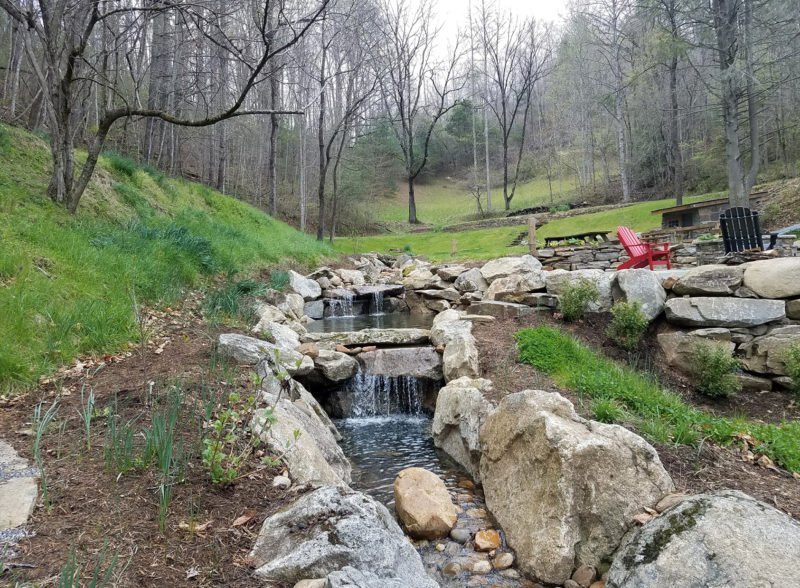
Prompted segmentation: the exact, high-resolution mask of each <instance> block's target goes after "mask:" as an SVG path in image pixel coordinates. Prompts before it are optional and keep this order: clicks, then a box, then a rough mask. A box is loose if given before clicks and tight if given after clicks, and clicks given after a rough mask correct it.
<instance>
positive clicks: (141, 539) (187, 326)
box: [0, 301, 295, 588]
mask: <svg viewBox="0 0 800 588" xmlns="http://www.w3.org/2000/svg"><path fill="white" fill-rule="evenodd" d="M196 306H197V305H196V304H195V305H192V304H191V301H190V303H189V304H188V307H186V308H182V309H179V310H170V311H167V312H163V313H155V316H152V315H151V319H152V320H151V322H150V324H149V327H150V328H152V330H153V333H154V335H153V337H152V338H151V342H150V344H149V345H148V346H147V347H146V349H138V348H132V349H131V350H130V351H129V352H128V353H123V354H120V355H119V356H113V357H112V356H106V357H103V358H83V359H82V361H81V362H80V363H78V364H76V366H72V367H70V368H67V369H65V370H62V372H61V373H60V374H59V375H58V376H57V377H55V378H53V379H51V380H48V381H46V382H45V383H43V385H42V386H41V387H40V388H38V389H37V390H33V391H31V392H29V393H28V394H25V395H24V396H21V397H17V398H15V399H13V400H12V401H10V402H8V403H6V404H5V405H3V406H2V407H1V408H2V411H0V437H2V438H4V439H6V440H7V441H8V442H9V443H11V444H12V445H13V446H14V447H15V448H16V449H17V450H18V451H19V452H20V454H22V455H25V456H26V457H27V458H28V459H31V460H32V458H33V456H32V449H31V446H32V439H33V438H32V435H33V423H32V419H33V412H34V407H35V406H36V405H37V404H38V403H39V402H44V403H45V407H46V406H48V405H49V404H50V403H52V402H53V401H54V400H56V399H58V402H59V406H60V408H59V413H58V416H57V418H56V421H55V423H54V424H53V426H51V428H50V429H49V430H48V432H47V434H46V435H45V437H44V440H43V449H44V451H43V454H44V471H45V474H46V480H47V484H48V487H49V494H50V498H49V504H43V503H42V502H41V501H40V503H39V505H37V508H36V510H35V511H34V513H33V516H32V519H31V524H30V530H31V531H32V532H33V535H32V536H31V537H29V538H27V539H24V540H23V541H22V542H20V544H19V545H18V546H17V548H16V551H17V554H18V555H17V557H16V558H15V559H14V560H13V563H14V564H23V565H25V566H32V567H12V568H11V569H10V570H9V571H8V572H6V573H5V574H3V575H0V585H9V586H13V585H15V583H17V582H19V583H23V582H32V583H36V584H37V585H42V586H47V585H56V584H57V577H58V575H59V573H60V572H61V569H62V567H63V566H64V564H65V562H66V561H67V560H68V557H69V556H70V553H71V552H72V551H73V550H74V552H75V559H76V561H77V562H78V564H79V565H81V566H82V567H83V572H82V575H81V577H82V579H83V581H82V582H81V584H82V585H84V582H85V581H87V580H89V579H90V578H91V575H92V572H93V568H94V566H95V562H96V561H97V558H98V554H99V553H100V552H101V550H103V548H104V546H105V552H106V554H107V555H106V561H108V560H109V559H110V556H112V555H114V554H116V556H117V559H118V562H117V564H116V567H115V572H114V582H113V585H114V586H125V587H127V586H170V587H172V586H236V587H243V588H247V587H250V586H253V587H255V586H261V585H263V584H262V583H261V582H258V581H256V580H254V579H253V578H252V570H251V569H250V566H249V563H248V560H247V555H248V552H249V550H250V548H251V547H252V545H253V542H254V540H255V537H256V535H257V533H258V530H259V529H260V526H261V523H262V522H263V521H264V519H265V518H266V517H267V516H269V515H270V514H272V513H274V512H275V511H276V510H277V509H278V508H280V507H281V505H283V504H284V503H285V502H286V501H287V500H289V499H292V498H294V496H295V493H294V492H293V491H292V490H289V491H284V490H277V489H274V488H273V487H272V479H273V478H274V476H275V475H277V474H279V473H281V470H280V469H278V468H267V467H265V466H262V465H261V463H260V461H259V459H258V456H256V455H252V456H250V457H249V458H248V460H247V461H246V463H244V464H243V466H242V467H241V468H240V470H239V471H240V477H239V479H237V480H236V481H235V483H233V484H231V485H227V486H222V485H217V484H213V483H212V482H211V480H210V478H209V474H208V471H207V469H206V468H205V467H204V466H203V464H202V460H201V453H200V450H201V428H202V426H203V424H202V423H203V402H204V401H205V400H208V399H209V398H212V397H216V398H225V397H227V393H228V392H229V391H231V390H234V389H236V390H239V391H243V390H245V389H248V386H249V384H248V375H247V373H245V372H243V371H240V370H236V369H231V368H227V367H225V366H220V365H218V364H217V363H216V362H215V359H214V357H213V341H214V337H215V335H216V333H215V332H214V331H213V330H211V329H209V328H207V327H205V326H204V325H203V323H202V321H201V319H200V316H199V312H198V311H197V310H196ZM150 382H153V385H152V393H151V392H150V390H151V386H150V384H149V383H150ZM171 386H179V387H180V389H181V394H182V399H183V400H182V403H183V404H182V411H181V417H180V419H179V424H178V434H177V437H178V439H179V442H180V443H181V444H182V447H183V451H184V452H185V454H186V456H187V457H186V460H185V472H184V479H183V480H182V481H180V483H176V484H175V485H174V486H172V494H173V497H172V502H171V505H170V507H169V511H168V515H167V519H166V530H165V532H164V533H161V532H160V531H159V525H158V505H159V496H158V490H157V489H158V485H159V482H158V475H157V474H156V467H155V466H150V467H149V468H147V469H143V470H133V471H130V472H127V473H125V474H121V475H119V476H117V475H116V473H115V472H114V471H110V469H109V467H108V466H107V465H106V463H105V460H104V446H105V445H106V443H107V436H108V426H107V422H108V417H107V416H106V415H105V411H106V409H107V408H108V409H109V410H112V411H113V410H114V409H113V407H114V406H115V405H116V413H117V414H118V415H119V420H118V422H125V421H128V420H131V419H137V420H136V425H135V428H136V430H137V431H140V430H143V429H145V428H146V427H147V426H149V425H150V419H151V416H152V414H153V412H154V410H155V409H156V408H157V407H159V406H160V405H162V403H163V402H165V399H166V397H167V395H168V394H169V389H170V387H171ZM81 388H84V389H85V391H86V393H88V390H89V389H90V388H91V389H92V390H94V394H95V396H96V409H95V413H96V416H95V418H94V421H93V425H92V445H91V449H87V446H86V438H85V435H84V432H83V423H82V422H81V419H80V417H79V414H78V413H79V410H80V408H81V393H80V390H81ZM154 407H155V408H154ZM141 442H142V440H141V439H139V438H138V437H137V439H136V444H137V446H139V445H141ZM237 519H239V521H237ZM235 521H236V524H235V525H234V522H235Z"/></svg>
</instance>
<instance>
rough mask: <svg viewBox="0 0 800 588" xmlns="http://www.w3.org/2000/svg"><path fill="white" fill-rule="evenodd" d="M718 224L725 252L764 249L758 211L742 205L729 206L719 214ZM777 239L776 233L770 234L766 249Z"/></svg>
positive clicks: (771, 246) (772, 245) (770, 247)
mask: <svg viewBox="0 0 800 588" xmlns="http://www.w3.org/2000/svg"><path fill="white" fill-rule="evenodd" d="M719 226H720V229H721V230H722V243H723V245H724V247H725V253H735V252H741V251H752V250H760V251H764V238H763V236H762V235H761V226H760V224H759V218H758V211H756V210H751V209H749V208H744V207H742V206H736V207H734V208H729V209H728V210H726V211H725V212H723V213H722V214H721V215H720V216H719ZM777 239H778V234H777V233H773V234H771V235H770V243H769V247H767V249H772V248H773V247H774V246H775V242H776V241H777Z"/></svg>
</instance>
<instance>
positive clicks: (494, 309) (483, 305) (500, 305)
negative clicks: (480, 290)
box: [469, 300, 536, 319]
mask: <svg viewBox="0 0 800 588" xmlns="http://www.w3.org/2000/svg"><path fill="white" fill-rule="evenodd" d="M469 311H470V312H471V313H473V314H480V315H486V316H493V317H495V318H499V319H504V318H518V317H522V316H527V315H529V314H533V313H534V312H536V309H534V308H531V307H530V306H528V305H527V304H518V303H516V302H501V301H499V300H481V301H480V302H473V303H472V304H470V305H469Z"/></svg>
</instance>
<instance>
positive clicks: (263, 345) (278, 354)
mask: <svg viewBox="0 0 800 588" xmlns="http://www.w3.org/2000/svg"><path fill="white" fill-rule="evenodd" d="M217 353H219V355H220V356H221V357H224V358H226V359H231V360H233V361H235V362H236V363H241V364H245V365H258V364H259V363H261V362H262V361H264V360H266V361H267V362H268V363H269V364H270V365H280V366H281V368H282V369H283V370H285V371H286V372H287V373H288V374H289V375H290V376H304V375H306V374H309V373H310V372H311V371H312V370H313V369H314V362H313V361H312V359H311V358H310V357H306V356H305V355H302V354H301V353H298V352H297V351H295V350H293V349H285V348H281V347H279V346H278V345H275V344H274V343H270V342H269V341H263V340H261V339H255V338H254V337H248V336H246V335H240V334H238V333H223V334H221V335H220V336H219V337H218V339H217Z"/></svg>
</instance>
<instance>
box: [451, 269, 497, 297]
mask: <svg viewBox="0 0 800 588" xmlns="http://www.w3.org/2000/svg"><path fill="white" fill-rule="evenodd" d="M453 286H455V289H456V290H458V291H459V292H486V289H487V288H488V287H489V283H488V282H487V281H486V279H485V278H484V277H483V274H482V273H481V270H479V269H478V268H476V267H474V268H472V269H470V270H467V271H465V272H464V273H462V274H460V275H459V276H458V277H457V278H456V281H455V283H454V284H453Z"/></svg>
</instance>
